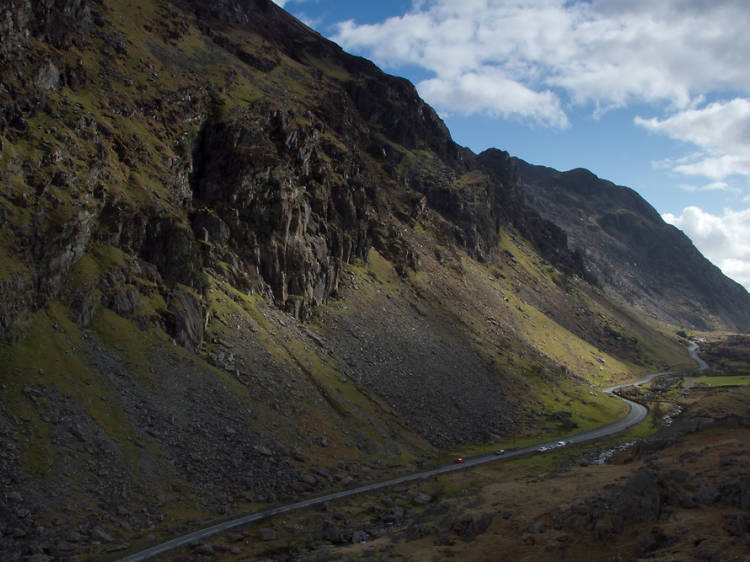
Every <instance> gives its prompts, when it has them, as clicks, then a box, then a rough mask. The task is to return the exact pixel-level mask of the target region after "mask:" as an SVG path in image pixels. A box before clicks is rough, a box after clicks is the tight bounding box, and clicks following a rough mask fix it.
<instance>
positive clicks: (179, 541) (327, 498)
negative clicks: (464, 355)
mask: <svg viewBox="0 0 750 562" xmlns="http://www.w3.org/2000/svg"><path fill="white" fill-rule="evenodd" d="M697 349H698V346H697V345H696V344H695V343H692V342H691V345H690V347H689V348H688V352H689V353H690V356H691V357H692V358H693V359H694V360H695V361H696V362H697V363H698V370H704V369H707V368H708V365H706V363H705V361H703V360H702V359H700V358H699V357H698V355H697ZM677 373H678V371H662V372H659V373H652V374H650V375H646V376H645V377H643V378H641V379H639V380H637V381H635V382H631V383H627V384H619V385H616V386H610V387H607V388H603V389H602V391H603V392H606V393H608V394H613V395H614V396H617V395H616V394H614V392H615V391H616V390H619V389H622V388H625V387H628V386H641V385H643V384H646V383H648V382H650V381H652V380H653V379H655V378H656V377H660V376H662V375H672V374H677ZM618 398H620V399H621V400H623V401H624V402H625V403H626V404H627V405H628V406H629V411H628V413H627V415H626V416H625V417H624V418H622V419H620V420H618V421H616V422H614V423H611V424H609V425H605V426H603V427H599V428H596V429H592V430H589V431H584V432H583V433H578V434H575V435H570V436H568V437H564V438H563V439H564V441H565V442H567V443H568V444H576V443H585V442H587V441H593V440H594V439H601V438H602V437H608V436H610V435H614V434H616V433H620V432H621V431H624V430H626V429H628V428H630V427H632V426H634V425H636V424H638V423H640V422H642V421H643V420H644V419H646V416H647V415H648V408H646V407H645V406H643V405H642V404H639V403H637V402H633V401H632V400H628V399H627V398H623V397H622V396H618ZM559 443H560V442H559V441H556V440H555V441H549V442H545V441H542V442H539V443H537V444H534V445H528V446H526V447H521V448H519V449H513V450H509V451H507V452H505V453H504V454H503V455H495V454H489V455H481V456H478V457H472V458H467V459H465V460H464V462H463V463H461V464H456V463H451V464H447V465H444V466H440V467H437V468H433V469H430V470H424V471H422V472H415V473H412V474H406V475H403V476H397V477H395V478H390V479H388V480H382V481H380V482H373V483H372V484H367V485H365V486H359V487H357V488H351V489H349V490H341V491H338V492H333V493H330V494H326V495H324V496H318V497H315V498H309V499H305V500H302V501H298V502H296V503H291V504H287V505H282V506H278V507H272V508H269V509H264V510H262V511H257V512H255V513H250V514H248V515H244V516H242V517H238V518H236V519H231V520H229V521H224V522H223V523H217V524H216V525H211V526H210V527H205V528H203V529H199V530H197V531H193V532H192V533H188V534H186V535H182V536H181V537H177V538H174V539H171V540H168V541H166V542H163V543H160V544H157V545H154V546H152V547H150V548H146V549H144V550H141V551H139V552H136V553H134V554H130V555H128V556H126V557H124V558H121V559H120V560H119V562H140V561H141V560H149V559H151V558H154V557H156V556H160V555H162V554H166V553H167V552H169V551H171V550H174V549H177V548H180V547H182V546H185V545H188V544H191V543H195V542H198V541H201V540H204V539H207V538H208V537H211V536H213V535H217V534H219V533H224V532H226V531H229V530H231V529H235V528H237V527H242V526H243V525H248V524H250V523H255V522H257V521H262V520H264V519H269V518H271V517H275V516H277V515H281V514H283V513H289V512H291V511H297V510H300V509H305V508H308V507H312V506H315V505H318V504H322V503H326V502H331V501H336V500H340V499H343V498H348V497H351V496H355V495H359V494H366V493H368V492H373V491H375V490H380V489H383V488H388V487H391V486H397V485H399V484H404V483H407V482H413V481H416V480H425V479H428V478H432V477H433V476H438V475H440V474H446V473H448V472H454V471H457V470H465V469H467V468H471V467H474V466H478V465H481V464H486V463H489V462H497V461H502V460H506V459H510V458H513V457H520V456H523V455H531V454H541V453H542V451H541V449H542V447H544V448H547V449H550V448H555V447H556V446H558V444H559Z"/></svg>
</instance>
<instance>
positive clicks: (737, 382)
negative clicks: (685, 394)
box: [685, 375, 750, 386]
mask: <svg viewBox="0 0 750 562" xmlns="http://www.w3.org/2000/svg"><path fill="white" fill-rule="evenodd" d="M688 381H690V384H691V385H692V386H695V385H697V384H701V383H702V384H707V385H708V386H747V385H750V375H738V376H727V377H689V378H685V382H686V384H687V382H688Z"/></svg>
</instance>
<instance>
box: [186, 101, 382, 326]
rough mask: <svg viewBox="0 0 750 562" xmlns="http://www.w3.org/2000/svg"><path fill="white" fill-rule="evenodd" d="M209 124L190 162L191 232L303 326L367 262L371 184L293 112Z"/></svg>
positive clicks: (349, 157)
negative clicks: (344, 275)
mask: <svg viewBox="0 0 750 562" xmlns="http://www.w3.org/2000/svg"><path fill="white" fill-rule="evenodd" d="M257 115H258V116H257V118H256V119H254V120H235V121H229V122H209V123H207V124H206V125H205V126H204V127H203V129H202V130H201V132H200V135H199V137H198V141H197V143H196V148H195V151H194V154H193V158H194V171H193V174H192V176H191V183H192V187H193V192H194V200H195V204H196V205H201V209H200V210H199V211H198V212H197V213H196V214H195V215H194V216H193V228H194V230H195V231H196V233H197V235H198V237H199V239H201V240H202V241H203V243H205V244H211V245H213V246H214V249H213V251H211V252H210V255H211V256H213V258H210V259H214V260H216V259H221V257H222V256H223V255H224V254H223V252H226V251H229V252H232V253H233V254H234V255H235V256H237V259H238V260H239V263H238V266H237V267H236V269H237V271H235V272H234V273H235V281H236V282H238V283H240V284H242V283H241V281H242V280H241V277H242V276H244V277H245V278H246V280H245V283H244V284H248V283H250V284H251V285H252V284H255V285H256V288H259V287H258V284H260V285H261V286H262V285H265V284H267V285H268V286H269V287H270V288H271V291H272V293H273V295H274V298H275V299H276V301H277V302H278V303H279V304H280V305H282V306H284V307H285V308H288V309H290V310H291V311H292V312H294V313H295V315H296V316H298V317H304V316H305V311H306V310H307V309H308V308H309V307H310V306H314V305H319V304H321V303H323V302H325V301H326V300H327V298H328V297H329V296H330V295H331V294H332V293H333V292H335V290H336V288H337V286H338V283H339V277H340V273H341V267H342V265H343V264H344V263H346V262H349V261H350V260H351V259H353V258H355V257H358V258H362V259H363V258H365V257H366V254H367V249H368V248H369V243H370V241H369V229H370V217H369V216H368V213H369V211H368V207H369V202H368V196H367V192H368V191H372V189H373V187H372V179H371V178H369V177H368V175H367V173H366V172H365V171H364V169H363V166H362V164H361V162H359V161H358V159H357V157H356V155H355V154H353V153H347V152H343V151H341V149H339V148H337V147H335V146H333V145H332V144H330V143H326V142H325V141H324V139H322V138H321V131H323V130H324V129H325V125H324V124H323V123H321V122H320V121H318V120H317V119H316V118H315V117H314V116H313V115H312V114H310V113H308V114H303V115H300V114H297V113H295V112H294V111H292V110H289V109H270V108H267V109H265V110H261V111H258V113H257Z"/></svg>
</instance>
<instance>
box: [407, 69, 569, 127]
mask: <svg viewBox="0 0 750 562" xmlns="http://www.w3.org/2000/svg"><path fill="white" fill-rule="evenodd" d="M418 88H419V91H420V93H421V94H422V95H423V96H424V97H425V98H426V99H429V100H431V101H432V103H434V104H436V105H437V106H438V107H455V108H457V109H458V111H460V112H462V113H466V114H471V113H479V112H482V113H487V114H489V115H491V116H493V117H500V116H501V117H512V116H514V115H515V116H521V117H523V118H527V119H529V120H531V121H533V122H536V123H543V124H549V125H554V126H558V127H566V126H568V118H567V116H566V115H565V112H564V111H563V110H562V109H561V108H560V102H559V99H558V98H557V96H555V95H554V94H553V93H552V92H550V91H545V92H535V91H533V90H531V89H529V88H527V87H525V86H524V85H522V84H519V83H518V82H515V81H513V80H511V79H510V78H508V77H507V76H505V75H504V74H503V73H502V72H484V73H476V72H468V73H466V74H462V75H461V76H459V77H457V78H456V79H453V80H447V79H444V78H432V79H430V80H424V81H422V82H420V83H419V84H418Z"/></svg>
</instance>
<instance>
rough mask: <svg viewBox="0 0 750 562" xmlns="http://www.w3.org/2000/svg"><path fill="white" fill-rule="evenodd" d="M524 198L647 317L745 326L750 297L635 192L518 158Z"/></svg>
mask: <svg viewBox="0 0 750 562" xmlns="http://www.w3.org/2000/svg"><path fill="white" fill-rule="evenodd" d="M515 162H516V164H517V166H518V169H519V171H520V175H521V178H522V180H523V182H524V184H525V185H526V189H525V193H526V200H527V201H528V203H529V204H530V205H531V206H532V207H534V209H536V210H537V211H538V212H539V213H540V214H541V215H542V216H543V217H545V218H546V219H547V220H550V221H552V222H554V223H555V224H557V225H558V226H560V227H561V228H562V229H563V230H565V232H566V233H567V234H568V237H569V243H570V246H571V248H572V249H574V250H576V251H578V252H579V253H580V254H582V255H583V257H584V265H585V267H586V268H587V270H588V272H589V274H590V275H591V276H593V277H595V278H596V279H597V280H598V282H599V284H600V285H601V286H602V287H603V288H604V289H605V290H606V291H607V292H608V293H609V294H611V295H613V296H615V297H617V298H620V299H622V300H623V301H624V302H627V303H628V304H630V305H633V306H635V307H637V308H638V309H639V310H641V311H642V312H643V313H644V314H647V315H651V316H653V317H654V318H658V319H660V320H664V321H667V322H671V323H673V324H677V325H683V326H686V327H692V328H698V329H712V328H713V329H716V328H722V329H729V330H740V331H745V330H747V329H748V327H750V294H748V292H747V291H746V290H745V289H744V288H743V287H742V286H741V285H739V284H738V283H736V282H734V281H732V280H731V279H729V278H727V277H726V276H724V274H722V273H721V271H720V270H719V269H718V268H717V267H716V266H714V265H713V264H712V263H710V262H709V261H708V260H707V259H705V258H704V257H703V255H701V253H700V252H699V251H698V250H697V249H696V248H695V246H693V244H692V242H691V241H690V240H689V239H688V237H687V236H685V234H684V233H682V232H681V231H679V230H678V229H677V228H675V227H674V226H672V225H669V224H667V223H665V222H664V221H663V220H662V218H661V217H660V216H659V214H658V213H657V212H656V211H655V210H654V209H653V207H651V205H649V204H648V203H647V202H646V201H644V200H643V199H642V198H641V197H640V196H639V195H638V194H637V193H636V192H635V191H633V190H632V189H629V188H627V187H622V186H617V185H614V184H613V183H612V182H609V181H606V180H602V179H599V178H598V177H596V176H595V175H594V174H592V173H591V172H589V171H588V170H583V169H577V170H571V171H569V172H558V171H557V170H553V169H551V168H546V167H543V166H534V165H531V164H528V163H526V162H523V161H522V160H516V161H515Z"/></svg>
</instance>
